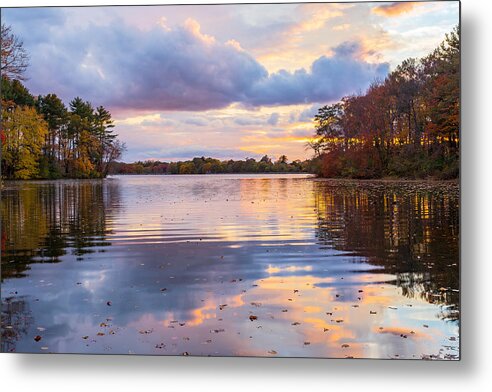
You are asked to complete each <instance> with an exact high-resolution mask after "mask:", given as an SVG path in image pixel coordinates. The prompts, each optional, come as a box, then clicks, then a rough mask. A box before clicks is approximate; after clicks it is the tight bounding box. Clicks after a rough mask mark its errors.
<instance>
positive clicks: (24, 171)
mask: <svg viewBox="0 0 492 392" xmlns="http://www.w3.org/2000/svg"><path fill="white" fill-rule="evenodd" d="M2 120H3V121H2V125H3V139H4V140H3V143H2V160H3V166H4V167H3V168H2V169H3V171H4V173H3V174H4V175H5V176H6V177H8V178H13V179H18V180H25V179H29V178H34V177H36V176H37V175H38V173H39V157H40V155H41V150H42V147H43V143H44V141H45V137H46V135H47V133H48V125H47V123H46V121H45V120H44V119H43V117H42V116H41V115H39V114H38V113H37V112H36V110H35V109H34V108H33V107H28V106H16V107H6V108H3V110H2Z"/></svg>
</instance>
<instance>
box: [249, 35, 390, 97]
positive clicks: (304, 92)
mask: <svg viewBox="0 0 492 392" xmlns="http://www.w3.org/2000/svg"><path fill="white" fill-rule="evenodd" d="M359 48H360V46H359V44H357V43H344V44H342V45H340V46H339V47H336V48H334V49H333V52H334V56H331V57H327V56H321V57H319V58H318V59H317V60H315V61H314V62H313V64H312V65H311V69H310V70H308V71H306V70H305V69H303V68H302V69H298V70H296V71H294V72H292V73H291V72H287V71H284V70H280V71H279V72H276V73H273V74H270V75H268V77H265V78H263V79H262V80H260V81H258V82H257V83H255V84H254V85H253V86H252V88H251V91H250V92H249V95H248V96H247V97H246V100H245V101H244V102H245V103H249V104H251V105H253V106H260V105H267V106H268V105H293V104H301V103H304V104H307V103H315V102H330V101H335V100H338V99H340V98H341V97H342V96H344V95H347V94H351V93H354V92H356V91H358V90H365V89H366V88H367V87H369V85H370V83H371V82H373V81H374V80H375V79H379V78H384V77H386V75H387V74H388V72H389V64H387V63H375V64H374V63H368V62H366V61H364V60H362V59H359V58H357V57H358V55H359Z"/></svg>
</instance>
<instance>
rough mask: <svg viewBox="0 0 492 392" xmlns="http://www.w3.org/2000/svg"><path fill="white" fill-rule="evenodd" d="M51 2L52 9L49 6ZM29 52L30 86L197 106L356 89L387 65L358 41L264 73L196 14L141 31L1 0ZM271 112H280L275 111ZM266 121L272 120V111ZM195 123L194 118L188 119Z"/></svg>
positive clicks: (328, 97) (304, 98)
mask: <svg viewBox="0 0 492 392" xmlns="http://www.w3.org/2000/svg"><path fill="white" fill-rule="evenodd" d="M56 11H58V12H56ZM4 14H5V15H4V19H5V21H6V22H7V23H11V24H12V25H13V28H14V30H15V31H16V32H17V33H18V34H19V35H21V36H22V38H24V40H25V44H26V48H27V50H28V51H29V53H30V55H31V59H32V60H31V64H32V65H31V67H30V68H29V71H28V76H29V77H30V80H29V82H28V86H29V88H30V89H31V90H32V91H33V93H35V94H47V93H50V92H55V93H57V94H58V95H60V96H61V97H62V98H63V99H65V100H69V99H71V98H73V97H74V96H77V95H80V96H82V97H83V98H85V99H89V100H91V101H93V102H94V103H95V104H97V105H98V104H104V105H106V106H108V107H109V108H112V109H129V108H131V109H140V110H156V111H157V110H183V111H185V110H187V111H200V110H208V109H219V108H224V107H227V106H228V105H230V104H232V103H240V104H243V105H244V106H246V107H258V106H275V105H292V104H305V103H315V102H329V101H334V100H338V99H340V98H341V97H342V96H343V95H347V94H351V93H354V92H356V91H358V90H364V89H365V88H367V87H368V86H369V84H370V83H371V82H372V81H373V80H374V79H376V78H383V77H385V76H386V74H387V73H388V70H389V65H388V64H386V63H381V64H372V63H367V62H365V61H364V60H362V59H360V58H359V57H358V56H357V52H358V50H359V46H358V44H357V43H356V42H348V43H343V44H342V45H340V46H338V47H337V48H334V49H333V52H334V55H333V56H332V57H327V56H321V57H319V58H318V59H317V60H315V61H314V62H313V64H312V65H311V67H310V69H308V70H306V69H298V70H296V71H294V72H288V71H285V70H281V71H278V72H276V73H271V74H269V73H268V71H267V70H266V69H265V67H264V66H263V65H261V64H260V63H259V62H258V61H257V60H256V59H255V58H254V57H253V56H252V55H250V54H249V53H247V52H246V51H244V50H242V49H240V48H238V47H236V46H235V45H231V44H228V43H222V42H218V41H216V40H214V39H213V38H212V37H208V36H205V35H203V34H202V33H200V31H199V26H198V24H197V23H196V22H194V21H191V20H190V21H188V22H187V23H186V24H185V25H183V26H180V27H175V28H173V29H169V28H165V27H161V26H156V27H153V28H151V29H150V30H147V31H143V30H139V29H137V28H135V27H131V26H129V25H126V24H124V23H123V22H122V21H121V20H117V19H115V20H113V21H111V22H108V24H107V25H91V24H88V25H87V26H86V27H84V28H81V27H73V26H72V25H71V23H70V19H69V18H68V17H67V15H66V14H64V13H63V12H61V10H60V9H54V10H51V9H49V12H46V10H45V9H16V10H4ZM277 120H278V119H277ZM268 123H269V124H271V125H275V123H276V121H275V117H274V116H273V115H272V117H270V119H269V120H268ZM195 125H198V124H195Z"/></svg>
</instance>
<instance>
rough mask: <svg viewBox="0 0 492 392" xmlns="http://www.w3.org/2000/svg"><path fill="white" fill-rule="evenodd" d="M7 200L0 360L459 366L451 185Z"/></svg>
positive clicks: (141, 190) (229, 183) (73, 190)
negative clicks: (201, 359)
mask: <svg viewBox="0 0 492 392" xmlns="http://www.w3.org/2000/svg"><path fill="white" fill-rule="evenodd" d="M4 185H5V186H4V190H3V191H2V201H1V203H2V204H1V213H2V257H1V263H2V275H1V276H2V285H1V298H2V341H1V349H2V351H17V352H64V353H111V354H128V353H130V354H132V353H133V354H154V355H221V356H223V355H247V356H295V357H336V358H344V357H354V358H362V357H363V358H431V359H457V358H459V237H458V236H459V192H458V187H457V185H454V184H450V183H419V182H384V181H360V182H357V181H326V180H317V179H313V178H309V177H308V176H305V175H202V176H200V175H197V176H195V175H190V176H117V177H113V178H108V179H106V180H94V181H92V180H82V181H81V180H78V181H77V180H61V181H43V182H36V181H31V182H7V183H5V184H4Z"/></svg>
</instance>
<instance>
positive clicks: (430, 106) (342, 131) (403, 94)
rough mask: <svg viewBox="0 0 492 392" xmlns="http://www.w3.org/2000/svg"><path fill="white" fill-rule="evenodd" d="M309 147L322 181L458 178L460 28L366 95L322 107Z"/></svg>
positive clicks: (399, 68)
mask: <svg viewBox="0 0 492 392" xmlns="http://www.w3.org/2000/svg"><path fill="white" fill-rule="evenodd" d="M314 122H315V127H316V135H315V136H314V138H313V140H312V141H311V142H309V146H310V147H312V148H313V150H314V152H315V157H316V158H317V159H318V160H319V161H320V165H319V169H318V174H319V175H320V176H322V177H348V178H381V177H397V178H427V177H434V178H441V179H452V178H457V177H458V176H459V158H460V135H459V131H460V31H459V27H456V28H455V29H454V31H452V32H451V33H449V34H447V35H446V39H445V40H444V41H443V42H442V43H441V45H440V46H439V47H438V48H437V49H435V50H434V52H432V53H431V54H429V55H428V56H427V57H424V58H422V59H420V60H416V59H408V60H405V61H404V62H403V63H401V64H400V65H399V66H398V67H397V68H396V69H395V70H394V71H393V72H391V73H390V74H389V75H388V76H387V77H386V79H385V80H384V81H380V82H375V83H373V84H372V86H370V88H369V89H368V90H367V91H366V92H365V94H360V95H351V96H347V97H345V98H343V99H342V100H341V101H340V102H338V103H335V104H333V105H328V106H323V107H322V108H320V109H319V110H318V114H317V115H316V116H315V118H314Z"/></svg>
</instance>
